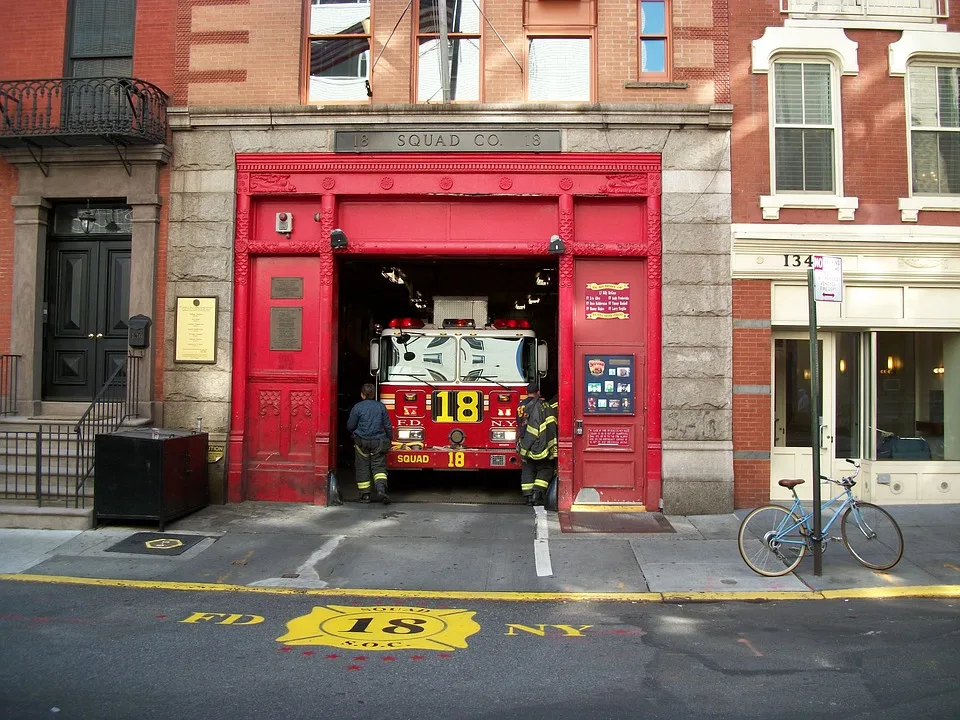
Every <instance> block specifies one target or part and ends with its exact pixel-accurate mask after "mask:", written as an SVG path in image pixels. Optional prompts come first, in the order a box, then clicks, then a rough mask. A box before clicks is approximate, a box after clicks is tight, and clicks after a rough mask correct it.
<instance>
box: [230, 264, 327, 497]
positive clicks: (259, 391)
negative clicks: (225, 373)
mask: <svg viewBox="0 0 960 720" xmlns="http://www.w3.org/2000/svg"><path fill="white" fill-rule="evenodd" d="M319 272H320V261H319V258H310V257H296V258H285V257H261V258H254V260H253V268H252V272H251V278H252V282H251V296H250V300H251V302H250V315H249V317H250V326H249V358H248V361H247V368H248V370H247V373H248V375H247V419H246V433H245V436H246V437H245V440H246V442H245V445H246V453H247V457H246V482H247V492H246V497H247V499H248V500H277V501H292V502H312V501H313V499H314V483H315V452H314V448H315V444H316V434H317V415H318V412H319V409H318V407H317V399H318V387H319V386H318V382H319V360H320V332H322V329H321V328H320V327H319V326H318V323H319V308H320V286H319V277H320V276H319Z"/></svg>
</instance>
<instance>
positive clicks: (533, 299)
mask: <svg viewBox="0 0 960 720" xmlns="http://www.w3.org/2000/svg"><path fill="white" fill-rule="evenodd" d="M539 302H540V298H539V297H537V296H536V295H527V305H537V304H538V303H539Z"/></svg>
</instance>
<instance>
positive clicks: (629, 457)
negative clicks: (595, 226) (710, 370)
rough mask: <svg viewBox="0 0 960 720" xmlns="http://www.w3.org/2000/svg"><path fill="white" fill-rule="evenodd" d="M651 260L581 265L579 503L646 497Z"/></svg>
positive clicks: (576, 324) (577, 291) (577, 298)
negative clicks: (648, 263)
mask: <svg viewBox="0 0 960 720" xmlns="http://www.w3.org/2000/svg"><path fill="white" fill-rule="evenodd" d="M646 288H647V282H646V262H645V261H643V260H625V259H617V260H586V259H584V260H577V261H576V262H575V267H574V320H573V332H574V423H575V430H574V432H575V434H574V443H573V456H574V480H573V490H574V501H575V502H601V503H603V502H613V503H617V502H620V503H640V502H643V497H644V485H645V480H646V446H647V436H646V422H645V421H646V417H645V411H646V407H645V405H646V402H645V401H646V344H645V341H646V337H647V327H646V316H647V313H646Z"/></svg>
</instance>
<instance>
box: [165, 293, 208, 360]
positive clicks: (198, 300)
mask: <svg viewBox="0 0 960 720" xmlns="http://www.w3.org/2000/svg"><path fill="white" fill-rule="evenodd" d="M175 328H176V329H175V330H174V335H175V338H176V340H175V349H174V353H173V361H174V362H178V363H207V364H213V363H215V362H217V298H215V297H178V298H177V315H176V326H175Z"/></svg>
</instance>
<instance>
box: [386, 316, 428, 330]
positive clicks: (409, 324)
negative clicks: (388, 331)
mask: <svg viewBox="0 0 960 720" xmlns="http://www.w3.org/2000/svg"><path fill="white" fill-rule="evenodd" d="M387 327H388V328H413V329H414V330H419V329H420V328H422V327H423V320H421V319H420V318H394V319H393V320H391V321H390V322H389V323H387Z"/></svg>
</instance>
